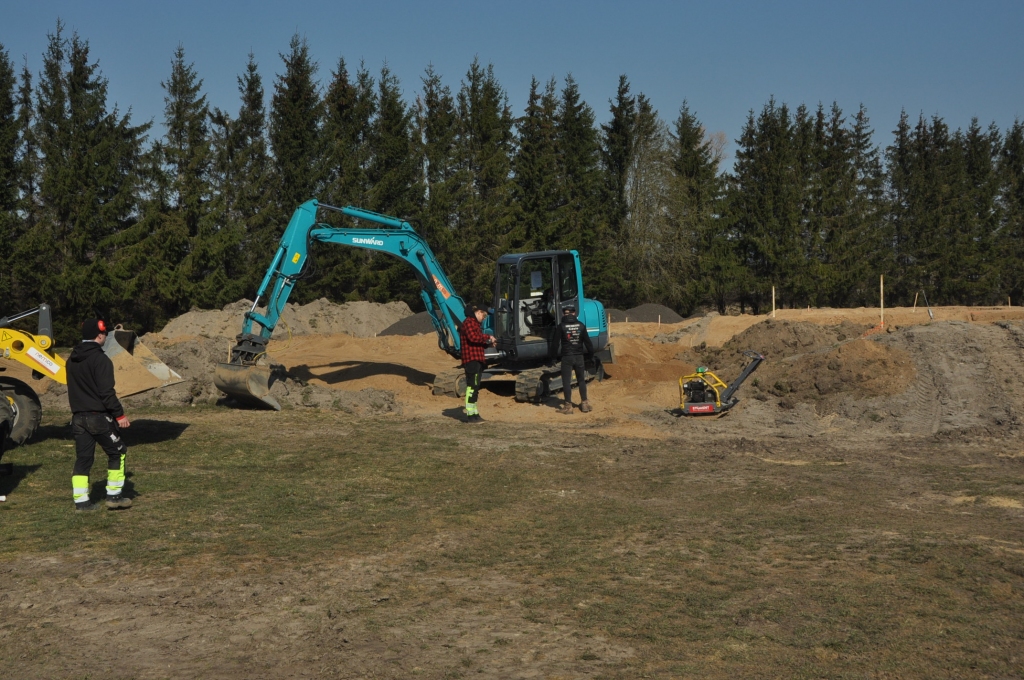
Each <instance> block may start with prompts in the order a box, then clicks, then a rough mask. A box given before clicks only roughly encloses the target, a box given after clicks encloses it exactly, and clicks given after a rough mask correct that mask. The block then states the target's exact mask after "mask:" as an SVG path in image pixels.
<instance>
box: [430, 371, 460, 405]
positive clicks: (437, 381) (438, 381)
mask: <svg viewBox="0 0 1024 680" xmlns="http://www.w3.org/2000/svg"><path fill="white" fill-rule="evenodd" d="M433 392H434V395H435V396H439V397H440V396H444V397H454V398H456V399H461V398H462V397H464V396H466V372H465V371H464V370H462V369H461V368H453V369H451V370H448V371H443V372H441V373H438V374H437V375H435V376H434V388H433Z"/></svg>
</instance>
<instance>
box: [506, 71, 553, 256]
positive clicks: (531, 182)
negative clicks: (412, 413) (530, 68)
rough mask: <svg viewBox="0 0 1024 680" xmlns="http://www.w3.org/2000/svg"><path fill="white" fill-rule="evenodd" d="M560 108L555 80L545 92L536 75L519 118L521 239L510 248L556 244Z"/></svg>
mask: <svg viewBox="0 0 1024 680" xmlns="http://www.w3.org/2000/svg"><path fill="white" fill-rule="evenodd" d="M557 107H558V98H557V91H556V85H555V81H554V79H551V80H549V81H548V83H547V85H546V86H545V87H544V90H543V92H542V91H541V89H540V84H539V83H538V82H537V79H536V78H534V79H533V80H532V82H531V83H530V94H529V97H528V99H527V103H526V111H525V112H524V115H523V116H522V117H521V118H519V119H518V120H517V121H516V128H517V131H518V140H519V144H518V146H517V150H516V155H515V157H514V159H513V163H512V168H513V171H514V173H515V180H514V181H515V187H514V192H515V199H516V200H515V209H516V221H517V222H518V223H519V225H520V229H519V230H517V231H518V232H519V233H521V234H522V238H521V240H520V241H518V242H517V241H513V242H512V243H510V244H509V245H510V247H511V248H513V249H517V250H524V251H536V250H547V249H549V248H551V247H553V246H552V245H551V244H552V242H553V241H554V238H555V234H554V222H553V219H552V215H553V211H554V208H555V207H556V206H557V205H558V200H559V184H558V181H559V175H558V151H557V146H556V139H555V113H556V111H557Z"/></svg>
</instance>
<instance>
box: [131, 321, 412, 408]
mask: <svg viewBox="0 0 1024 680" xmlns="http://www.w3.org/2000/svg"><path fill="white" fill-rule="evenodd" d="M145 342H146V344H147V346H148V347H149V348H150V349H152V350H153V351H154V353H156V354H157V356H159V357H160V358H161V359H162V360H163V361H164V363H166V364H167V365H168V366H170V367H171V368H172V369H174V370H175V371H177V372H178V373H180V374H181V377H183V378H184V379H185V382H183V383H180V384H178V385H171V386H170V387H164V388H160V389H157V390H151V391H149V392H145V393H143V394H140V395H137V396H133V397H128V398H127V399H125V400H124V401H125V405H126V406H129V407H130V406H189V405H191V404H215V403H220V402H222V401H226V398H225V396H224V395H223V394H221V392H220V391H219V390H218V389H217V387H216V385H214V383H213V376H214V372H215V371H216V366H217V364H218V363H220V362H223V361H227V358H228V353H229V351H230V347H231V345H233V344H234V341H233V340H230V341H229V340H227V339H224V338H208V337H204V336H191V337H190V336H177V337H173V338H165V337H163V336H159V335H153V334H150V335H147V336H146V338H145ZM287 347H288V341H287V340H283V341H281V342H280V343H276V347H274V346H272V348H271V351H272V353H271V357H273V350H274V349H280V350H285V349H287ZM272 366H273V370H272V374H271V381H270V394H271V396H273V397H274V398H275V399H277V400H278V401H279V402H280V403H281V406H282V407H284V408H320V409H328V410H329V409H336V410H342V411H346V412H348V413H356V414H359V415H366V414H380V413H392V412H396V411H399V410H400V409H399V406H398V404H397V402H396V401H395V395H394V393H393V392H389V391H387V390H377V389H369V388H367V389H362V390H358V391H350V390H338V389H331V388H329V387H326V386H323V385H311V384H309V383H308V382H307V381H306V380H304V379H303V378H301V377H299V376H296V375H292V374H290V373H289V372H288V371H286V370H285V368H284V367H283V366H280V365H275V364H273V363H272Z"/></svg>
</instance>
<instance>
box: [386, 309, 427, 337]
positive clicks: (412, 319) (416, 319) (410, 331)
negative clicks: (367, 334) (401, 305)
mask: <svg viewBox="0 0 1024 680" xmlns="http://www.w3.org/2000/svg"><path fill="white" fill-rule="evenodd" d="M433 332H434V322H433V321H431V320H430V314H428V313H427V312H420V313H419V314H413V315H412V316H407V317H405V318H403V319H399V320H398V321H397V322H395V323H393V324H391V325H390V326H388V327H387V328H385V329H384V330H382V331H381V332H380V333H378V334H377V335H420V334H421V333H433Z"/></svg>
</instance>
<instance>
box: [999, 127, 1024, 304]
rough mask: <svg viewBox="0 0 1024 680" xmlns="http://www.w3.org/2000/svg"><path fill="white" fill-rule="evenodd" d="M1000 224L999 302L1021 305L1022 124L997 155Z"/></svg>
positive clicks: (1023, 240)
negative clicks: (1004, 301) (1000, 206)
mask: <svg viewBox="0 0 1024 680" xmlns="http://www.w3.org/2000/svg"><path fill="white" fill-rule="evenodd" d="M999 179H1000V204H1001V205H1002V224H1001V227H1000V230H999V236H998V241H997V244H998V251H999V253H1001V258H1000V267H999V271H1000V272H1001V274H1002V276H1001V286H1000V298H999V300H1000V302H1002V300H1003V298H1004V297H1009V298H1010V300H1011V302H1013V304H1015V305H1018V306H1019V305H1024V123H1022V122H1021V121H1020V120H1015V121H1013V125H1012V126H1011V127H1010V129H1009V130H1007V131H1006V135H1005V136H1004V138H1003V144H1002V149H1001V150H1000V154H999Z"/></svg>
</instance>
